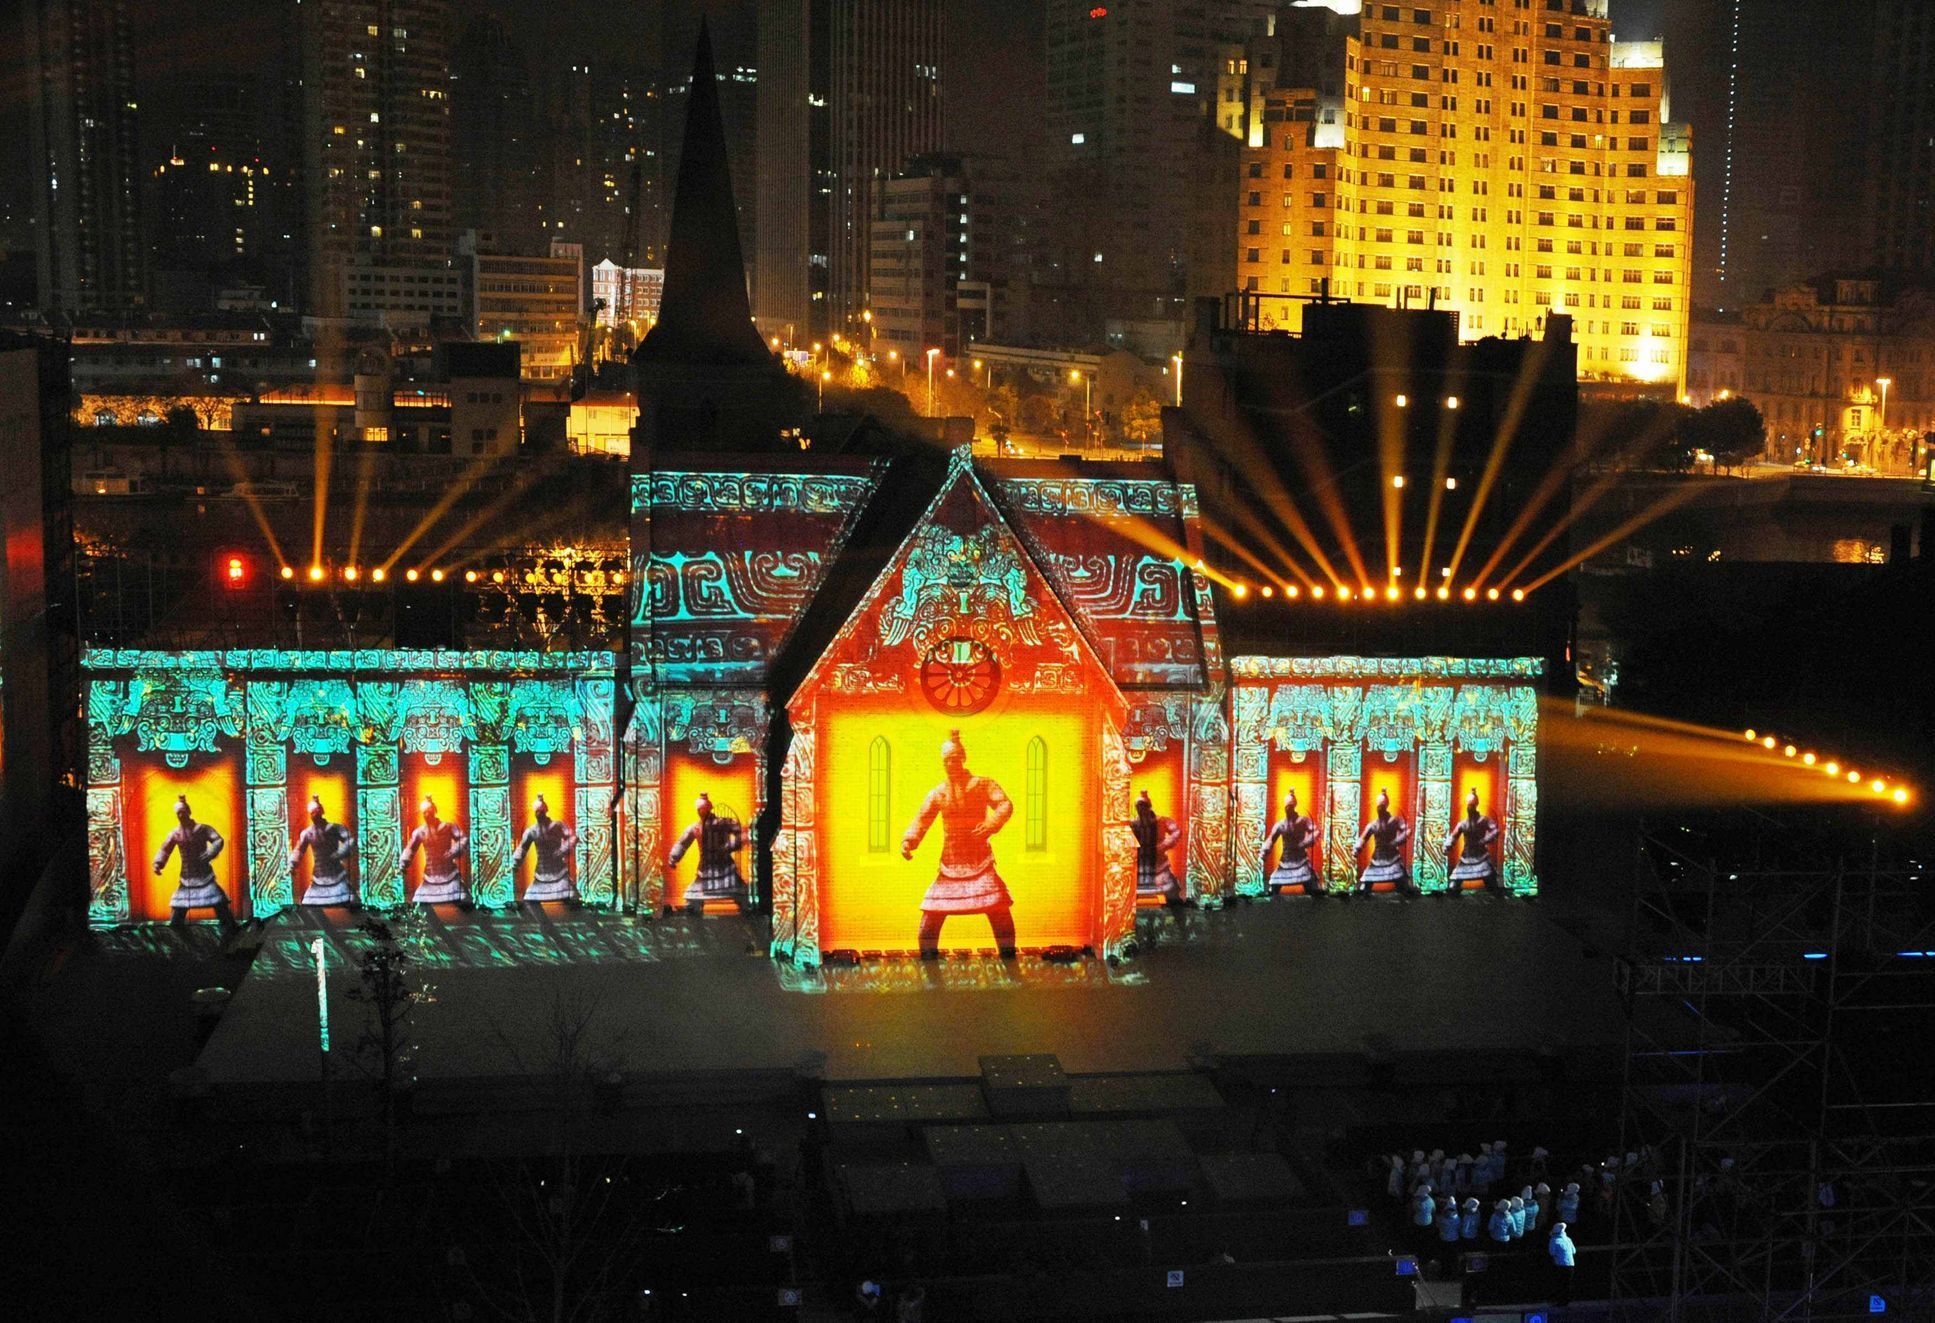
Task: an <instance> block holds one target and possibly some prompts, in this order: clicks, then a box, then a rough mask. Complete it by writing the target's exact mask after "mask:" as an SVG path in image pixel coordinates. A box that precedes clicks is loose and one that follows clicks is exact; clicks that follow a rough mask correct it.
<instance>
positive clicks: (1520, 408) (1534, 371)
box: [1450, 340, 1551, 579]
mask: <svg viewBox="0 0 1935 1323" xmlns="http://www.w3.org/2000/svg"><path fill="white" fill-rule="evenodd" d="M1550 344H1551V342H1550V341H1547V340H1536V341H1534V342H1533V343H1532V347H1531V349H1529V350H1528V351H1527V352H1526V355H1525V360H1524V363H1523V364H1522V365H1521V366H1520V368H1519V374H1518V380H1517V381H1515V382H1513V383H1512V394H1511V398H1510V399H1508V400H1507V401H1506V402H1505V417H1504V418H1503V419H1502V420H1501V421H1500V423H1499V426H1498V435H1497V437H1496V438H1494V439H1493V441H1492V453H1491V454H1489V455H1487V456H1486V457H1485V471H1484V472H1483V473H1481V474H1479V476H1478V490H1477V491H1476V492H1474V493H1472V498H1471V509H1469V510H1467V511H1466V512H1465V526H1464V528H1462V529H1461V530H1459V533H1458V544H1457V546H1456V547H1455V548H1454V549H1453V550H1452V553H1451V575H1450V577H1451V578H1453V579H1456V578H1457V577H1458V566H1459V564H1460V563H1461V562H1462V561H1463V560H1464V558H1465V550H1466V548H1468V547H1469V546H1470V545H1471V535H1472V534H1473V533H1474V532H1475V531H1477V528H1478V517H1479V516H1480V515H1481V514H1483V513H1484V511H1485V502H1486V500H1487V499H1488V498H1489V497H1490V496H1491V494H1492V487H1493V485H1494V484H1496V483H1497V482H1498V475H1499V473H1500V472H1501V471H1502V470H1503V469H1504V467H1505V454H1506V452H1507V451H1509V450H1510V449H1511V448H1512V441H1513V440H1514V439H1515V438H1516V437H1517V436H1518V428H1519V424H1520V423H1521V422H1523V421H1524V420H1525V410H1526V408H1527V407H1528V406H1529V405H1530V404H1531V402H1532V388H1533V387H1534V386H1536V385H1537V384H1538V380H1539V374H1540V373H1541V372H1543V371H1544V370H1545V359H1546V356H1547V355H1548V354H1549V353H1551V349H1550Z"/></svg>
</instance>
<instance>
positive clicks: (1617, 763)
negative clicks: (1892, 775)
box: [1539, 698, 1916, 809]
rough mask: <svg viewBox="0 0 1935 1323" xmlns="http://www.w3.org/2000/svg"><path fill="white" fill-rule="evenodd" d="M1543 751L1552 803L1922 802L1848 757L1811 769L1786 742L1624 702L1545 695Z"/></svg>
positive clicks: (1896, 804) (1904, 804) (1894, 804)
mask: <svg viewBox="0 0 1935 1323" xmlns="http://www.w3.org/2000/svg"><path fill="white" fill-rule="evenodd" d="M1539 747H1540V750H1541V752H1542V753H1548V757H1547V758H1546V760H1545V761H1544V762H1543V763H1542V766H1541V775H1542V776H1543V777H1546V778H1547V779H1548V781H1549V784H1548V786H1547V787H1546V789H1545V791H1544V793H1546V794H1548V795H1550V796H1551V797H1552V800H1551V802H1565V803H1568V804H1577V805H1582V806H1586V807H1590V808H1593V809H1603V808H1606V807H1609V806H1620V807H1636V806H1637V807H1650V806H1656V805H1671V806H1676V807H1681V808H1686V807H1706V806H1714V805H1739V804H1766V803H1786V804H1802V803H1815V804H1820V803H1839V804H1854V803H1869V804H1880V805H1886V806H1889V807H1894V808H1905V807H1907V806H1908V804H1909V803H1910V802H1911V801H1913V800H1914V799H1915V798H1916V795H1915V793H1914V791H1913V789H1911V788H1910V787H1908V786H1906V785H1903V784H1900V783H1898V782H1894V781H1890V780H1888V779H1887V778H1880V777H1873V776H1872V775H1870V776H1869V777H1867V778H1866V779H1864V778H1863V777H1862V776H1861V775H1859V774H1857V775H1855V776H1854V778H1853V779H1852V780H1850V779H1848V777H1847V776H1845V775H1843V774H1841V773H1840V770H1839V768H1840V764H1839V763H1828V764H1819V763H1818V762H1817V764H1815V765H1809V764H1808V763H1806V762H1804V761H1803V760H1802V759H1800V758H1789V757H1788V756H1787V755H1786V751H1785V746H1784V745H1781V746H1778V747H1776V748H1773V749H1769V748H1767V747H1766V746H1765V745H1764V744H1763V743H1761V742H1759V741H1756V740H1743V739H1742V738H1741V737H1740V732H1738V731H1727V730H1720V729H1716V728H1714V727H1710V726H1700V725H1695V724H1693V723H1690V722H1684V721H1674V720H1670V719H1667V718H1662V717H1655V716H1651V715H1648V714H1646V713H1640V712H1632V711H1628V710H1626V709H1622V708H1602V707H1587V708H1583V709H1575V707H1574V705H1573V704H1572V703H1571V702H1569V701H1567V700H1564V699H1553V698H1545V699H1541V700H1540V713H1539ZM1829 766H1832V767H1834V768H1835V771H1833V772H1829V771H1828V770H1827V768H1828V767H1829ZM1877 782H1879V784H1880V788H1879V789H1877V788H1876V783H1877ZM1897 792H1899V793H1897Z"/></svg>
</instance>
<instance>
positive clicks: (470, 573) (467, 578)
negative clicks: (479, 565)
mask: <svg viewBox="0 0 1935 1323" xmlns="http://www.w3.org/2000/svg"><path fill="white" fill-rule="evenodd" d="M464 582H465V583H476V582H477V571H476V570H465V571H464Z"/></svg>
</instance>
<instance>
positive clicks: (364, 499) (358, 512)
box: [349, 442, 376, 565]
mask: <svg viewBox="0 0 1935 1323" xmlns="http://www.w3.org/2000/svg"><path fill="white" fill-rule="evenodd" d="M375 468H376V447H375V446H372V445H369V444H368V443H367V442H366V443H364V446H363V455H362V462H361V463H360V464H358V465H357V466H356V506H355V508H354V509H353V510H352V511H351V512H350V516H349V563H350V564H351V565H354V564H356V558H357V556H358V555H360V554H361V553H362V550H363V518H364V516H365V515H366V514H368V513H369V504H370V476H371V474H372V473H373V472H374V471H375Z"/></svg>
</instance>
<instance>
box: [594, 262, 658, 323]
mask: <svg viewBox="0 0 1935 1323" xmlns="http://www.w3.org/2000/svg"><path fill="white" fill-rule="evenodd" d="M664 293H665V270H664V268H663V267H643V266H633V267H624V266H620V265H618V263H616V262H614V261H612V260H611V259H610V258H609V257H607V258H606V259H605V260H604V261H602V262H600V263H598V265H597V266H594V267H592V268H591V302H592V306H593V307H594V308H596V309H597V314H598V324H599V325H600V326H615V325H617V324H618V323H619V322H628V321H637V322H644V323H646V324H648V325H649V324H650V323H652V322H655V321H657V320H658V303H659V299H660V298H661V297H662V296H663V295H664Z"/></svg>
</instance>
